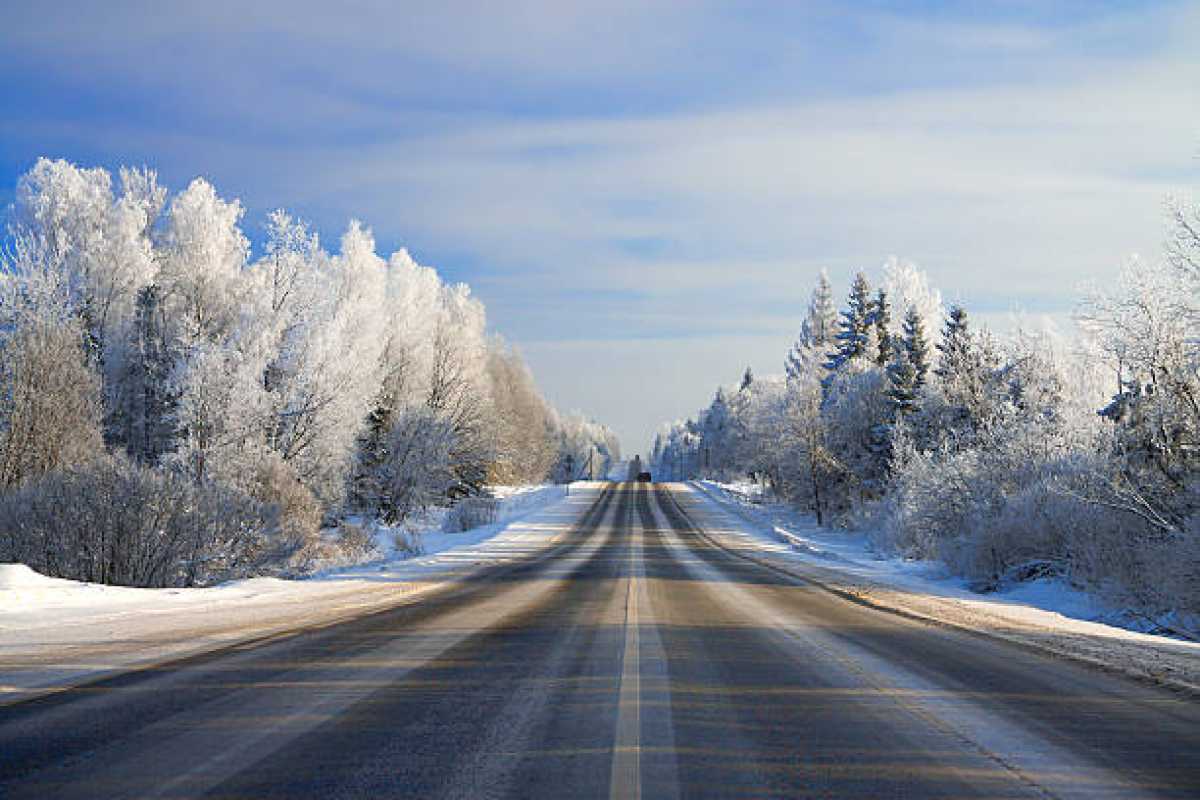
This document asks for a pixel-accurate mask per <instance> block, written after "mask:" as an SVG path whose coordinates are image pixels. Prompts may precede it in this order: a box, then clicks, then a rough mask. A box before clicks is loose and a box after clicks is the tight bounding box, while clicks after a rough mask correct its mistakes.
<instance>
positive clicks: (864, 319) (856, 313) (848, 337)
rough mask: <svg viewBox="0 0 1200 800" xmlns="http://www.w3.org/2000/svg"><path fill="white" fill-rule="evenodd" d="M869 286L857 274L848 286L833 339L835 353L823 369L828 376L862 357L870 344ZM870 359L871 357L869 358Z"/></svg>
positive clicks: (861, 274) (862, 276)
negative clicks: (826, 370) (846, 296)
mask: <svg viewBox="0 0 1200 800" xmlns="http://www.w3.org/2000/svg"><path fill="white" fill-rule="evenodd" d="M871 308H872V301H871V286H870V284H869V283H868V282H867V276H866V275H865V274H864V273H862V272H859V273H857V274H856V275H855V276H854V282H853V283H851V284H850V296H849V298H848V300H847V303H846V309H845V310H843V311H842V316H841V320H840V322H839V326H838V332H837V333H836V334H835V335H834V340H835V342H836V349H835V350H834V351H833V352H832V353H829V354H828V359H829V360H828V361H827V362H826V364H825V368H826V369H828V370H830V371H831V372H833V371H837V370H839V369H841V368H842V367H843V366H844V365H846V364H848V363H849V362H851V361H853V360H854V359H856V358H859V357H861V356H863V355H865V354H866V353H867V351H868V347H869V345H870V341H871V331H872V322H871ZM871 357H872V358H873V357H874V354H873V353H872V354H871Z"/></svg>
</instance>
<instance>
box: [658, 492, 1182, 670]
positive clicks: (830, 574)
mask: <svg viewBox="0 0 1200 800" xmlns="http://www.w3.org/2000/svg"><path fill="white" fill-rule="evenodd" d="M671 489H672V492H673V496H674V497H675V498H676V499H677V500H678V501H679V503H680V505H681V506H682V507H683V508H684V510H685V511H686V512H687V514H688V516H689V517H690V518H691V520H692V521H693V523H694V524H696V525H697V526H698V527H699V528H700V529H702V530H703V531H704V532H705V533H706V534H708V535H709V536H711V537H712V538H713V539H715V540H716V541H717V542H719V543H720V544H722V545H724V546H726V547H727V548H729V549H731V550H734V551H737V552H739V553H741V554H743V555H746V556H747V557H750V558H754V559H757V560H760V561H762V562H764V563H767V564H769V565H770V566H772V567H775V568H776V569H782V570H784V571H786V572H789V573H791V574H794V575H796V576H797V577H799V578H802V579H805V580H809V581H812V582H814V583H818V584H820V585H823V586H825V587H826V588H828V589H830V590H832V591H834V592H837V593H839V594H842V595H844V596H846V597H849V598H852V599H854V600H857V601H859V602H863V603H866V604H868V605H872V606H877V607H880V608H884V609H887V610H890V611H896V612H900V613H903V614H906V615H908V616H912V617H918V618H921V619H925V620H928V621H932V622H937V623H940V624H945V625H952V626H954V627H959V628H966V629H968V630H971V631H975V632H979V633H983V634H987V635H990V636H995V637H999V638H1002V639H1006V640H1009V641H1013V642H1016V643H1019V644H1021V645H1024V646H1028V647H1035V648H1037V649H1039V650H1042V651H1045V652H1050V653H1052V654H1055V655H1058V656H1063V657H1068V658H1072V659H1075V660H1079V661H1084V662H1087V663H1090V664H1093V665H1096V666H1100V667H1102V668H1105V669H1109V670H1112V671H1118V672H1121V673H1123V674H1126V675H1130V676H1133V677H1136V678H1138V679H1142V680H1149V681H1152V682H1155V683H1159V684H1162V685H1166V686H1170V687H1173V688H1178V689H1185V690H1187V691H1191V692H1200V643H1196V642H1187V641H1180V640H1176V639H1171V638H1167V637H1164V636H1156V635H1150V634H1147V633H1144V632H1141V631H1137V630H1130V629H1128V628H1126V627H1118V626H1116V625H1114V624H1112V623H1113V622H1124V623H1127V622H1128V621H1129V619H1128V616H1127V615H1126V614H1125V613H1124V612H1122V611H1121V610H1119V609H1111V608H1108V607H1106V606H1104V605H1103V604H1102V603H1101V602H1100V601H1099V600H1097V599H1096V598H1095V597H1094V596H1092V595H1089V594H1088V593H1086V592H1082V591H1079V590H1078V589H1075V588H1073V587H1071V586H1069V585H1068V584H1066V583H1065V582H1064V581H1062V580H1061V579H1058V578H1044V579H1040V580H1035V581H1029V582H1025V583H1019V584H1015V585H1013V586H1010V587H1005V588H1004V589H1003V590H1002V591H998V592H993V593H989V594H977V593H974V592H972V591H970V590H969V589H968V588H967V587H966V584H965V582H964V581H963V580H961V579H959V578H956V577H953V576H950V575H948V574H947V572H946V570H945V568H944V567H941V566H940V565H938V564H935V563H932V562H921V561H906V560H903V559H899V558H882V557H880V556H878V555H876V554H875V553H873V552H871V550H870V548H869V543H868V541H867V537H866V535H865V534H862V533H854V532H843V531H831V530H828V529H824V528H819V527H818V526H817V525H816V523H815V520H813V518H812V517H811V516H809V515H805V514H801V513H799V512H796V511H795V510H792V509H789V508H787V507H786V506H783V505H782V504H769V503H767V504H760V503H755V502H753V494H752V488H751V487H749V486H743V485H739V484H717V483H714V482H711V481H697V482H693V483H691V484H687V485H683V484H674V485H672V487H671Z"/></svg>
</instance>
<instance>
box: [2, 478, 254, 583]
mask: <svg viewBox="0 0 1200 800" xmlns="http://www.w3.org/2000/svg"><path fill="white" fill-rule="evenodd" d="M271 528H272V515H271V513H270V510H269V509H268V508H266V507H265V506H264V505H263V504H261V503H259V502H258V501H256V500H254V499H253V498H251V497H248V496H246V495H244V494H242V493H240V492H236V491H233V490H230V489H228V488H225V487H222V486H219V485H216V484H199V485H198V484H195V483H193V482H191V481H190V480H188V479H186V478H184V477H182V476H179V475H176V474H173V473H170V472H155V471H153V470H150V469H147V468H143V467H139V466H137V465H136V464H133V463H132V462H130V461H129V460H128V459H126V458H124V457H120V456H108V457H104V458H101V459H98V460H96V461H93V462H89V463H87V464H84V465H79V466H74V467H68V468H65V469H61V470H57V471H54V472H50V473H48V474H46V475H44V476H42V477H41V478H39V479H36V480H31V481H28V482H26V483H25V484H23V485H22V486H21V487H19V488H18V489H16V490H13V491H11V492H8V493H6V494H3V495H0V560H8V561H20V562H23V563H25V564H27V565H29V566H30V567H32V568H33V569H36V570H38V571H39V572H42V573H43V574H46V575H51V576H54V577H60V578H70V579H74V580H82V581H93V582H97V583H106V584H116V585H122V586H146V587H164V586H197V585H206V584H210V583H215V582H218V581H221V580H225V579H228V578H233V577H241V576H244V575H250V574H255V573H257V572H261V571H262V570H263V569H265V568H266V566H267V561H268V559H267V557H268V556H269V553H270V548H269V547H268V543H269V540H270V531H271Z"/></svg>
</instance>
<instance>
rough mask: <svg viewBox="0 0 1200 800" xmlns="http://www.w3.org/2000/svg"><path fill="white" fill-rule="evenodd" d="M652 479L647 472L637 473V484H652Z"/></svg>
mask: <svg viewBox="0 0 1200 800" xmlns="http://www.w3.org/2000/svg"><path fill="white" fill-rule="evenodd" d="M653 482H654V479H653V478H651V477H650V473H649V472H639V473H638V483H653Z"/></svg>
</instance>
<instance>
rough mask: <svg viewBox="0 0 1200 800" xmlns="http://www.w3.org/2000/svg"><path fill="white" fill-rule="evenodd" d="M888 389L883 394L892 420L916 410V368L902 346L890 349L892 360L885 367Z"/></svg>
mask: <svg viewBox="0 0 1200 800" xmlns="http://www.w3.org/2000/svg"><path fill="white" fill-rule="evenodd" d="M887 376H888V388H887V390H886V391H885V394H886V395H887V397H888V401H889V403H890V405H891V409H892V418H893V419H899V418H900V417H902V416H904V415H905V414H911V413H912V412H914V411H916V410H917V389H918V388H920V381H919V378H918V372H917V368H916V366H915V365H914V364H913V362H912V360H911V359H910V358H909V349H908V347H906V346H904V345H899V344H898V345H897V346H896V347H894V348H892V359H891V362H890V363H889V364H888V367H887Z"/></svg>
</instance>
